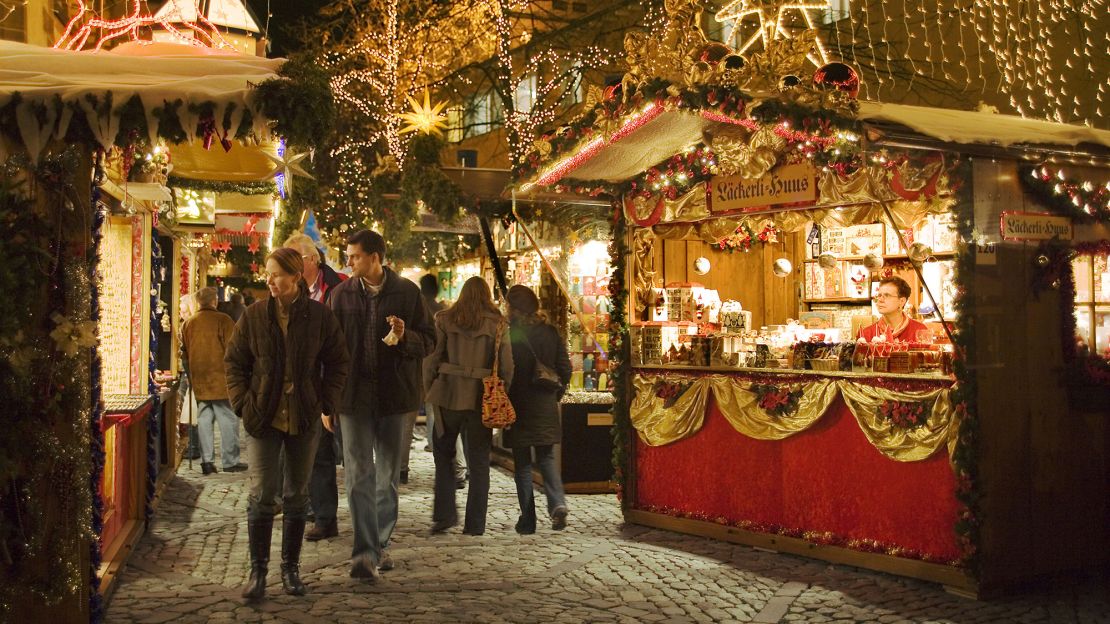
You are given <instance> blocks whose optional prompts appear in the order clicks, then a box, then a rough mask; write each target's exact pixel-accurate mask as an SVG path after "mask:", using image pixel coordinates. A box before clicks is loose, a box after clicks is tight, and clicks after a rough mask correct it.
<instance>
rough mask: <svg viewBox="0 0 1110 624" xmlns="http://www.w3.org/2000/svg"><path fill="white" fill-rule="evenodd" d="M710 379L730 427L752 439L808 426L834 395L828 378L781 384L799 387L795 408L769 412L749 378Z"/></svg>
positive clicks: (778, 435) (769, 437)
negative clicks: (790, 411) (761, 405)
mask: <svg viewBox="0 0 1110 624" xmlns="http://www.w3.org/2000/svg"><path fill="white" fill-rule="evenodd" d="M710 379H711V380H712V381H711V383H710V386H711V388H712V389H713V398H715V399H716V400H717V407H718V408H720V410H721V414H722V415H723V416H724V417H725V420H727V421H728V423H729V424H730V425H732V428H733V429H736V430H737V431H739V432H740V433H742V434H744V435H746V436H748V437H749V438H755V439H756V440H781V439H783V438H786V437H789V436H792V435H794V434H795V433H798V432H799V431H805V430H806V429H809V428H810V427H812V426H813V423H815V422H817V421H818V420H819V419H820V418H821V416H822V415H823V414H824V413H825V410H827V409H829V405H831V404H832V402H833V401H834V400H835V399H836V382H835V381H834V380H832V379H821V380H819V381H813V382H805V383H798V384H783V386H784V387H786V388H788V389H790V390H797V389H801V390H802V396H801V398H800V399H799V400H798V409H797V411H795V412H794V413H793V414H784V415H782V416H770V415H768V414H767V412H766V411H765V410H764V409H763V408H762V407H760V406H759V404H758V403H757V402H756V394H755V393H754V392H752V391H751V386H752V384H751V382H747V381H739V380H737V379H736V378H733V377H726V376H724V375H714V376H712V377H711V378H710Z"/></svg>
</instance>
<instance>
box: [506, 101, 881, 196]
mask: <svg viewBox="0 0 1110 624" xmlns="http://www.w3.org/2000/svg"><path fill="white" fill-rule="evenodd" d="M652 85H656V86H659V87H662V88H661V89H659V90H658V91H654V90H650V89H649V88H650V87H651V86H652ZM668 86H669V85H668V83H666V82H665V81H661V80H660V81H655V82H652V83H649V84H648V85H645V87H644V88H645V91H641V92H637V93H635V94H633V96H632V97H631V99H630V102H629V99H628V98H626V99H625V100H619V101H618V100H616V99H609V100H605V101H603V102H601V103H599V104H597V105H596V106H595V108H594V109H593V110H591V111H589V112H587V113H586V114H584V115H583V116H581V117H579V118H578V119H576V120H575V121H574V122H572V123H571V124H570V125H569V126H563V127H561V128H559V129H558V130H556V131H554V132H550V133H547V134H544V135H542V136H541V137H540V138H539V139H537V140H536V148H535V149H533V150H532V151H531V152H529V153H528V155H527V156H526V157H525V159H524V160H523V161H522V162H520V163H518V164H517V165H516V166H515V167H514V169H513V178H514V179H515V180H517V181H527V180H530V179H532V178H534V177H535V176H536V175H537V174H538V173H539V171H540V170H541V169H542V168H543V167H544V166H546V165H547V164H549V163H552V162H555V161H558V160H560V159H561V158H564V157H566V156H568V155H570V154H571V153H574V152H576V151H577V150H580V149H582V146H583V145H585V144H587V143H589V142H590V141H591V140H595V139H596V138H597V137H598V136H602V135H603V133H602V130H601V128H603V127H621V126H623V125H627V124H629V123H632V122H633V120H634V119H635V117H634V115H636V114H639V111H641V110H642V109H643V107H644V105H645V104H647V103H650V102H655V104H656V105H657V106H663V107H665V108H667V109H668V110H686V111H690V112H696V113H699V114H701V115H702V116H705V117H707V118H709V119H713V120H717V121H722V122H725V123H728V124H732V125H736V126H744V127H746V128H748V130H750V131H752V132H754V131H755V130H756V129H758V128H759V127H760V126H773V127H774V129H775V132H776V134H778V135H779V136H780V137H782V138H783V139H784V140H785V141H786V147H787V150H786V152H785V153H791V154H795V153H800V154H803V155H804V156H807V157H809V158H810V159H812V160H813V162H814V163H815V164H816V165H817V166H819V167H820V166H824V167H829V168H831V169H834V170H836V171H837V172H839V173H840V174H842V175H844V174H848V173H851V172H853V171H855V170H856V169H857V168H858V167H859V166H860V165H861V164H862V162H863V161H862V157H861V153H860V146H859V135H860V133H861V131H862V124H861V123H860V122H859V121H858V120H856V119H853V118H850V117H845V116H843V115H841V114H839V113H836V112H832V111H829V110H825V109H812V108H809V107H807V106H803V105H801V104H798V103H795V102H790V101H787V100H785V99H784V100H779V99H767V100H762V101H760V102H759V104H758V105H756V106H753V108H752V110H751V111H747V112H748V114H749V115H750V117H745V106H746V103H747V102H750V101H751V97H750V96H748V95H746V94H743V93H741V92H739V91H737V92H735V93H737V94H739V95H738V96H735V98H736V99H727V98H726V99H725V100H719V99H717V98H718V97H719V96H718V95H717V94H719V93H722V92H724V91H725V89H724V87H721V86H718V85H701V86H699V87H698V88H697V89H694V90H683V91H679V93H678V95H669V93H670V91H668V88H667V87H668ZM729 97H733V96H729ZM757 114H758V117H756V115H757ZM595 124H596V126H597V127H595ZM694 151H695V152H697V153H698V156H697V157H696V158H694V157H693V154H694V152H685V153H679V154H675V155H673V156H672V157H671V158H669V159H667V160H666V161H664V162H663V163H660V164H659V165H657V166H655V167H651V168H649V169H648V170H646V171H645V172H644V173H642V174H640V175H639V176H637V177H636V178H633V179H631V180H627V181H624V182H620V183H612V182H607V181H605V180H591V181H576V182H567V183H562V184H555V185H554V186H553V187H552V189H553V190H555V191H556V192H573V193H576V194H580V195H587V196H598V195H602V194H607V195H612V196H617V195H621V194H625V193H629V192H632V193H637V194H641V195H645V196H647V195H651V194H652V193H659V192H662V193H664V194H665V195H667V196H668V197H671V199H673V198H674V197H677V196H678V195H680V194H681V193H682V189H683V188H687V189H688V188H690V187H692V186H693V185H695V184H697V183H699V182H703V181H705V180H707V179H709V178H710V177H711V176H712V175H714V174H715V173H716V172H715V167H714V166H712V165H709V163H710V162H711V161H713V160H714V158H715V157H714V156H713V155H712V151H711V150H710V149H709V148H708V147H706V146H704V145H702V146H699V147H698V148H696V149H695V150H694ZM704 165H709V166H704ZM668 173H670V174H671V175H673V176H675V178H672V180H673V182H672V184H671V185H669V186H670V187H671V188H667V187H666V186H663V185H660V187H659V188H655V183H656V181H657V180H659V179H661V178H666V177H669V176H668ZM679 175H682V176H684V179H682V180H678V179H677V177H678V176H679ZM676 182H677V183H676Z"/></svg>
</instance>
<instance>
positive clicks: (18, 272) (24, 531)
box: [0, 149, 97, 621]
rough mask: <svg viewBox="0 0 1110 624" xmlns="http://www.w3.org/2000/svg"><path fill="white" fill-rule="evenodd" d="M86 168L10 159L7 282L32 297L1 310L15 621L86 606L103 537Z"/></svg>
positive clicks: (5, 577) (0, 492)
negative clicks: (67, 604) (89, 576)
mask: <svg viewBox="0 0 1110 624" xmlns="http://www.w3.org/2000/svg"><path fill="white" fill-rule="evenodd" d="M79 165H80V158H79V157H77V156H76V154H75V151H74V150H73V149H69V150H66V151H65V152H63V153H61V154H51V153H47V154H44V155H43V157H42V158H41V159H40V163H39V165H37V166H36V167H34V168H30V167H26V166H23V165H20V164H17V163H13V162H11V161H9V162H7V163H5V164H4V167H3V168H2V171H0V175H2V176H3V178H4V179H3V180H2V181H0V213H3V214H2V216H0V238H2V239H3V240H2V241H0V249H2V251H3V256H4V258H5V263H4V264H3V268H2V269H0V284H3V285H4V287H5V289H4V292H7V293H19V294H20V296H19V297H14V296H13V297H8V298H6V299H5V300H4V301H3V304H2V305H0V307H2V311H0V316H2V317H3V318H0V351H2V352H3V357H0V375H2V376H3V381H2V383H3V385H4V386H5V387H4V393H5V395H6V399H7V402H6V404H5V406H4V410H3V412H2V414H0V418H2V422H3V428H4V443H3V446H4V459H5V460H6V461H5V462H0V463H2V464H3V482H2V486H3V487H2V489H0V539H2V540H3V542H2V544H0V554H2V555H3V556H4V557H5V558H6V559H7V560H8V561H6V562H5V563H6V565H4V566H0V580H2V582H0V620H5V621H7V619H8V617H9V615H10V613H11V612H12V609H13V608H14V607H15V605H16V604H17V603H18V604H20V605H21V606H27V607H34V606H37V607H42V606H48V607H49V606H55V605H58V604H60V603H62V602H63V601H66V600H85V599H86V596H85V594H84V590H85V588H86V577H85V575H86V572H87V570H86V568H85V567H84V566H83V564H82V560H83V557H82V552H83V549H85V548H88V545H89V543H90V542H91V541H92V540H94V539H95V535H94V533H93V527H94V526H95V523H94V519H93V518H92V517H91V516H92V512H93V501H92V499H91V495H90V490H89V488H88V482H87V481H86V478H87V477H88V475H89V473H90V472H91V470H92V467H91V464H90V456H89V449H90V448H91V447H92V442H91V440H90V435H89V430H88V424H89V422H90V420H91V418H92V410H91V409H90V408H91V405H92V394H91V387H90V376H89V370H88V367H89V366H90V361H91V359H92V355H91V352H92V349H90V347H91V346H92V345H91V344H90V339H91V337H92V334H91V333H90V332H89V330H88V327H89V325H90V323H89V321H88V319H89V318H90V316H91V312H90V309H89V302H90V297H91V295H90V280H89V276H90V274H89V267H88V264H87V263H88V259H87V257H86V252H87V248H86V246H85V243H86V241H85V240H84V237H83V236H82V238H80V239H74V238H71V237H70V233H72V232H74V231H86V230H83V228H82V227H79V226H86V227H87V222H86V223H83V224H82V223H80V222H79V221H80V219H81V215H83V214H86V213H85V212H84V208H85V206H84V201H81V200H80V199H79V198H78V197H77V195H76V193H77V187H76V186H75V185H74V175H75V174H76V172H77V170H78V169H79ZM19 180H22V181H23V182H18V181H19ZM24 282H29V283H24ZM9 287H11V289H10V290H9V289H8V288H9ZM51 326H53V330H51V329H50V327H51ZM9 547H12V548H9ZM91 606H92V607H94V609H93V613H96V612H97V609H96V604H95V603H94V604H92V605H91ZM25 615H26V614H25ZM28 621H29V620H28Z"/></svg>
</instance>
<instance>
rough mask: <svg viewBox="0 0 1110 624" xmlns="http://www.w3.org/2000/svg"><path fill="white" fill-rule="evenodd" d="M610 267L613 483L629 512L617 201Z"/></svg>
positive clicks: (625, 332) (624, 246)
mask: <svg viewBox="0 0 1110 624" xmlns="http://www.w3.org/2000/svg"><path fill="white" fill-rule="evenodd" d="M610 224H611V229H610V237H609V259H610V260H609V264H610V266H611V267H612V274H611V275H610V277H609V301H610V305H611V307H610V309H609V328H608V332H609V375H610V379H611V380H612V387H613V407H612V408H611V410H610V411H611V413H612V414H613V427H612V428H611V429H610V433H611V435H612V436H613V479H614V480H615V481H616V483H617V499H618V500H620V501H621V508H622V509H626V510H627V509H628V508H629V506H630V505H631V504H632V502H633V501H632V497H630V496H626V495H625V494H626V488H627V487H635V483H629V482H628V475H635V470H634V467H633V466H632V465H631V463H630V462H631V461H632V460H633V457H634V454H633V449H632V445H633V444H635V438H634V436H633V434H632V416H631V414H630V412H629V407H630V405H631V403H632V392H631V372H632V347H631V340H630V339H629V323H628V297H629V292H628V291H627V290H626V288H625V281H626V276H625V266H626V264H627V262H628V255H629V249H628V222H627V221H626V218H625V215H624V210H622V209H621V206H620V202H619V200H618V201H616V202H614V204H613V219H612V221H611V222H610Z"/></svg>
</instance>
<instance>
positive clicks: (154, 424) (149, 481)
mask: <svg viewBox="0 0 1110 624" xmlns="http://www.w3.org/2000/svg"><path fill="white" fill-rule="evenodd" d="M163 259H164V258H163V257H162V245H161V244H160V243H159V242H158V228H157V227H156V226H154V225H152V226H151V231H150V276H151V282H153V283H156V282H157V280H158V275H159V273H160V272H161V269H162V261H163ZM161 326H162V324H161V323H160V322H159V319H158V288H157V286H154V287H152V288H151V289H150V357H149V358H148V361H147V379H146V384H147V392H148V393H150V398H151V401H152V406H151V408H150V412H149V415H148V418H149V419H150V420H149V423H148V425H147V430H146V505H145V507H144V517H145V518H146V523H147V526H150V522H151V520H153V518H154V489H155V484H156V483H157V481H158V442H159V438H160V436H161V432H160V429H161V427H160V425H161V418H160V416H161V413H162V410H161V409H160V408H161V400H160V398H159V395H158V384H156V383H155V382H154V373H155V371H156V370H157V368H158V334H159V333H160V330H161Z"/></svg>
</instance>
